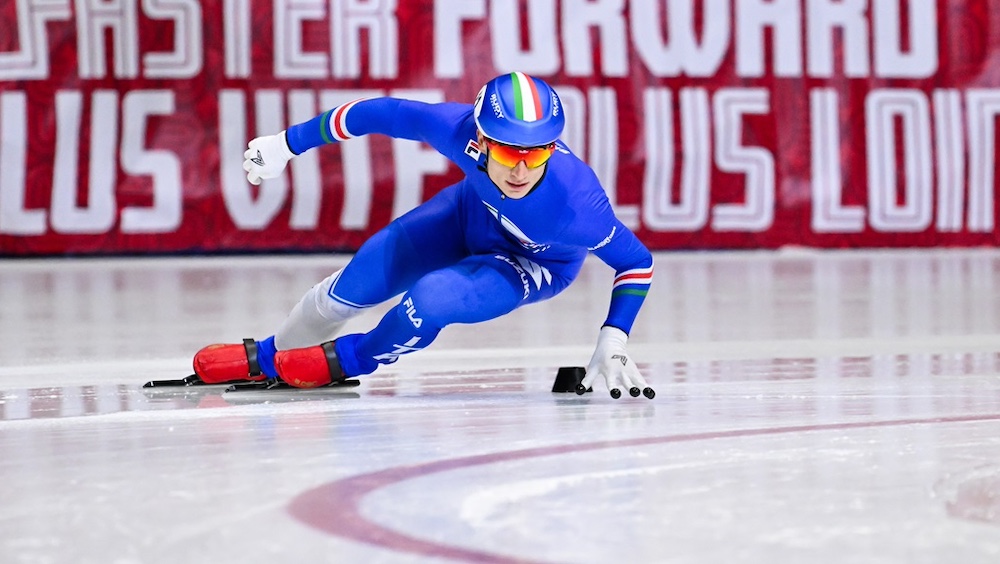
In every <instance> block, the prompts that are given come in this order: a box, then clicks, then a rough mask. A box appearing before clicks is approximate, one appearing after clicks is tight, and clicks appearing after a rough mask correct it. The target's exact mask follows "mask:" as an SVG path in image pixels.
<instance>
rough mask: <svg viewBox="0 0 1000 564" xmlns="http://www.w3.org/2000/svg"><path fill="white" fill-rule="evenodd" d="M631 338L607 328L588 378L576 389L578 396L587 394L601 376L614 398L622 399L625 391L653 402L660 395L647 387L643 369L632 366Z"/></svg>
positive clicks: (619, 331) (603, 330)
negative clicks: (628, 347)
mask: <svg viewBox="0 0 1000 564" xmlns="http://www.w3.org/2000/svg"><path fill="white" fill-rule="evenodd" d="M626 341H628V335H626V334H625V332H624V331H622V330H621V329H619V328H617V327H610V326H607V325H605V326H604V327H601V334H600V335H599V336H598V337H597V348H596V349H595V350H594V356H592V357H591V358H590V364H589V365H587V375H586V376H585V377H584V378H583V380H582V381H581V382H580V385H579V386H577V388H576V393H578V394H583V393H584V392H586V391H587V389H588V388H590V386H591V384H592V383H593V382H594V380H596V379H597V377H598V376H604V380H605V382H607V384H608V390H610V391H611V397H613V398H615V399H618V398H620V397H622V389H627V390H628V391H629V394H630V395H631V396H632V397H639V394H640V393H641V394H643V395H645V396H646V397H647V398H649V399H653V396H655V395H656V392H654V391H653V388H650V387H649V385H648V384H646V380H645V378H643V377H642V374H640V373H639V368H638V367H637V366H636V365H635V363H634V362H632V359H631V358H629V356H628V351H626V350H625V342H626Z"/></svg>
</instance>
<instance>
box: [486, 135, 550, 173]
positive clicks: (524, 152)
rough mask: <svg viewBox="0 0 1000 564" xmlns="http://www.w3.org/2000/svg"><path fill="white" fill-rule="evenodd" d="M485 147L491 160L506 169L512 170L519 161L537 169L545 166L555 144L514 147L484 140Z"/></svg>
mask: <svg viewBox="0 0 1000 564" xmlns="http://www.w3.org/2000/svg"><path fill="white" fill-rule="evenodd" d="M486 146H487V147H489V149H490V156H491V157H493V160H495V161H496V162H498V163H500V164H502V165H503V166H505V167H508V168H514V167H515V166H517V163H519V162H521V161H524V164H525V166H527V167H528V168H538V167H540V166H542V165H543V164H545V163H546V162H547V161H548V160H549V157H551V156H552V153H554V152H555V150H556V144H555V143H549V144H548V145H545V146H543V147H514V146H512V145H504V144H503V143H498V142H496V141H494V140H492V139H486Z"/></svg>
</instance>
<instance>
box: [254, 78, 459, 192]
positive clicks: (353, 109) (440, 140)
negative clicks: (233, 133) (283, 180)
mask: <svg viewBox="0 0 1000 564" xmlns="http://www.w3.org/2000/svg"><path fill="white" fill-rule="evenodd" d="M468 110H469V106H468V105H467V104H457V103H443V104H427V103H424V102H417V101H414V100H403V99H400V98H371V99H362V100H355V101H353V102H348V103H346V104H343V105H340V106H337V107H336V108H333V109H332V110H330V111H327V112H324V113H322V114H320V115H318V116H316V117H314V118H313V119H310V120H308V121H305V122H303V123H299V124H296V125H293V126H291V127H289V128H288V129H287V130H285V131H282V132H280V133H278V134H276V135H266V136H263V137H257V138H256V139H253V140H252V141H250V143H249V144H248V149H247V151H246V153H245V154H244V159H245V160H244V162H243V169H244V170H246V171H247V180H249V181H250V182H251V183H252V184H260V181H261V179H266V178H275V177H277V176H279V175H280V174H281V173H282V171H284V169H285V167H286V166H287V164H288V161H290V160H291V159H292V158H294V157H295V156H296V155H301V154H302V153H304V152H305V151H308V150H309V149H313V148H316V147H320V146H322V145H327V144H330V143H339V142H341V141H345V140H347V139H350V138H352V137H357V136H360V135H368V134H371V133H381V134H383V135H388V136H390V137H395V138H398V139H411V140H414V141H423V142H425V143H427V144H429V145H431V146H432V147H434V148H435V149H437V151H438V152H440V153H441V154H443V155H444V156H446V157H448V158H449V159H451V160H453V161H454V160H456V158H457V157H459V156H461V155H456V154H451V153H453V152H454V151H456V150H457V149H456V147H458V148H461V147H464V145H463V144H460V143H455V142H454V137H455V135H456V134H457V131H458V129H459V126H460V124H461V120H462V119H463V118H464V117H465V116H466V115H467V114H468Z"/></svg>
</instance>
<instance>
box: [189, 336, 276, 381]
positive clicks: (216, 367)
mask: <svg viewBox="0 0 1000 564" xmlns="http://www.w3.org/2000/svg"><path fill="white" fill-rule="evenodd" d="M193 364H194V373H195V374H197V375H198V377H200V378H201V379H202V381H203V382H205V383H206V384H222V383H224V382H232V381H233V380H263V379H264V378H266V376H264V375H263V374H261V375H260V376H253V377H251V376H250V362H249V361H248V360H247V351H246V349H245V348H244V347H243V345H209V346H207V347H205V348H203V349H201V350H200V351H198V352H197V353H196V354H195V355H194V363H193Z"/></svg>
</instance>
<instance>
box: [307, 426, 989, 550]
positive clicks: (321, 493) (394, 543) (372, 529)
mask: <svg viewBox="0 0 1000 564" xmlns="http://www.w3.org/2000/svg"><path fill="white" fill-rule="evenodd" d="M984 421H1000V414H983V415H969V416H954V417H929V418H922V419H896V420H888V421H862V422H855V423H829V424H822V425H794V426H789V427H770V428H760V429H736V430H731V431H711V432H704V433H689V434H681V435H666V436H659V437H643V438H638V439H629V440H623V441H599V442H593V443H582V444H572V445H557V446H548V447H538V448H529V449H523V450H513V451H503V452H495V453H490V454H481V455H475V456H466V457H461V458H452V459H447V460H438V461H434V462H427V463H424V464H416V465H412V466H399V467H394V468H387V469H385V470H380V471H377V472H371V473H368V474H360V475H357V476H351V477H348V478H344V479H342V480H337V481H334V482H330V483H328V484H324V485H322V486H319V487H316V488H313V489H310V490H307V491H305V492H303V493H301V494H299V495H298V496H296V497H295V499H293V500H292V502H291V503H290V504H289V507H288V511H289V513H291V515H292V516H293V517H295V518H296V519H298V520H299V521H301V522H303V523H305V524H307V525H309V526H311V527H313V528H316V529H319V530H321V531H324V532H326V533H329V534H331V535H334V536H338V537H342V538H345V539H348V540H353V541H357V542H361V543H365V544H369V545H373V546H377V547H380V548H385V549H389V550H393V551H396V552H402V553H408V554H411V555H417V556H432V557H437V558H448V559H454V560H462V561H474V562H491V563H513V562H535V561H533V560H527V559H522V558H517V557H513V556H505V555H502V554H496V553H491V552H484V551H478V550H474V549H469V548H463V547H458V546H452V545H448V544H442V543H437V542H434V541H429V540H424V539H420V538H417V537H414V536H410V535H407V534H405V533H401V532H398V531H396V530H393V529H390V528H388V527H385V526H383V525H380V524H379V523H376V522H374V521H371V520H369V519H368V518H366V517H365V516H364V515H362V513H361V502H362V500H363V499H364V498H365V496H367V495H369V494H370V493H372V492H374V491H375V490H378V489H380V488H384V487H386V486H390V485H393V484H397V483H399V482H403V481H405V480H410V479H413V478H418V477H423V476H427V475H430V474H435V473H438V472H446V471H448V470H456V469H461V468H471V467H474V466H484V465H487V464H495V463H498V462H508V461H512V460H522V459H527V458H536V457H542V456H552V455H559V454H570V453H578V452H588V451H594V450H602V449H611V448H628V447H635V446H643V445H655V444H666V443H682V442H694V441H703V440H711V439H727V438H736V437H754V436H767V435H781V434H787V433H806V432H814V431H842V430H850V429H870V428H878V427H901V426H906V425H932V424H938V423H974V422H984Z"/></svg>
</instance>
